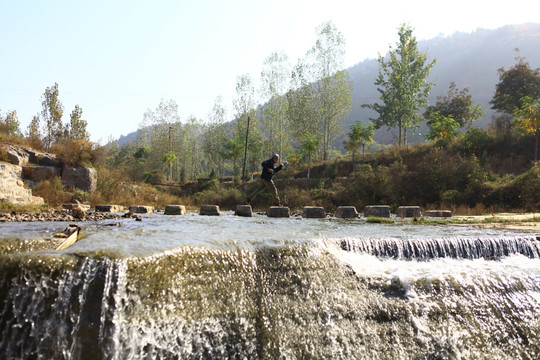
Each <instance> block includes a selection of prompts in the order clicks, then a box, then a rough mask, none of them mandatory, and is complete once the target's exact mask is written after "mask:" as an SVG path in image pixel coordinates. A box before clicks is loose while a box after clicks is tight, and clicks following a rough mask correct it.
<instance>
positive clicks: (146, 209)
mask: <svg viewBox="0 0 540 360" xmlns="http://www.w3.org/2000/svg"><path fill="white" fill-rule="evenodd" d="M129 212H130V213H133V214H152V213H153V212H154V207H153V206H145V205H131V206H130V207H129Z"/></svg>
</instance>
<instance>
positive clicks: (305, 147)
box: [299, 132, 321, 179]
mask: <svg viewBox="0 0 540 360" xmlns="http://www.w3.org/2000/svg"><path fill="white" fill-rule="evenodd" d="M320 143H321V135H320V134H313V133H309V132H308V133H306V134H305V136H304V138H303V139H302V142H301V143H300V148H299V150H300V151H301V152H302V153H304V154H305V155H306V156H307V157H308V172H307V178H308V179H309V176H310V173H311V161H312V158H313V154H314V153H315V151H317V149H318V148H319V144H320Z"/></svg>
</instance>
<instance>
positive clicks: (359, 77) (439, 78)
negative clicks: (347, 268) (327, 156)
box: [118, 23, 540, 148]
mask: <svg viewBox="0 0 540 360" xmlns="http://www.w3.org/2000/svg"><path fill="white" fill-rule="evenodd" d="M396 41H397V39H396ZM387 45H391V46H392V47H393V48H394V47H395V44H387ZM359 46H361V44H359ZM419 48H420V50H421V51H423V52H427V53H428V58H429V59H434V58H435V59H437V64H436V65H435V66H434V67H433V69H432V71H431V75H430V76H429V78H428V80H429V81H430V82H432V83H434V84H435V86H434V88H433V89H432V91H431V93H430V98H429V102H430V104H434V103H435V101H436V98H437V96H444V95H446V94H447V92H448V87H449V85H450V83H451V82H452V81H453V82H455V83H456V86H457V88H458V89H462V88H464V87H467V88H468V89H469V93H470V94H471V95H472V99H473V101H474V102H475V103H476V104H480V105H481V106H482V109H483V110H485V115H484V117H483V118H482V119H481V120H479V121H477V122H476V123H475V124H474V125H475V126H479V127H486V126H487V124H488V123H489V122H490V121H491V116H492V114H493V111H492V110H491V109H490V104H489V101H490V100H491V99H492V97H493V94H494V92H495V84H496V83H497V82H498V80H499V77H498V73H497V69H499V68H501V67H504V68H505V69H508V68H510V67H511V66H513V65H514V64H515V62H516V60H515V58H516V57H517V56H521V57H524V58H526V60H527V61H528V62H529V63H530V65H531V67H532V68H536V67H540V24H532V23H529V24H521V25H507V26H504V27H501V28H498V29H495V30H486V29H478V30H476V31H474V32H472V33H455V34H454V35H451V36H448V37H444V36H439V37H436V38H434V39H430V40H425V41H420V42H419ZM516 49H519V53H517V52H516V51H515V50H516ZM378 70H379V64H378V62H377V60H376V59H366V60H364V61H362V62H359V63H358V64H356V65H354V66H352V67H351V68H349V69H348V71H349V76H350V78H351V80H352V81H353V86H354V88H353V89H354V90H353V98H352V113H351V115H350V116H349V118H347V119H346V120H345V122H344V124H343V130H344V133H343V135H342V136H341V137H340V138H338V139H337V141H336V142H335V145H336V146H338V147H340V148H341V147H342V145H341V144H342V141H343V139H344V137H345V134H346V133H347V132H348V131H349V127H350V125H351V124H353V123H354V122H355V121H356V120H358V119H362V120H364V121H366V122H367V121H368V120H369V118H370V117H374V116H375V115H376V114H375V113H374V112H373V111H371V110H369V109H365V108H362V105H363V104H370V103H374V102H376V101H378V97H379V93H378V92H377V89H376V87H375V85H374V82H375V78H376V77H377V74H378ZM420 132H422V131H420ZM135 139H136V132H134V133H131V134H128V135H126V136H121V137H120V139H119V140H118V142H119V144H120V145H122V144H124V143H126V142H129V141H134V140H135ZM375 140H376V141H377V142H381V143H386V144H388V143H393V142H394V138H393V135H392V131H387V130H386V129H385V128H382V129H380V130H379V131H377V133H376V135H375ZM410 140H411V141H413V142H414V141H415V140H416V141H422V140H423V136H416V137H414V136H413V137H411V138H410Z"/></svg>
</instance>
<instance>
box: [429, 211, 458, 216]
mask: <svg viewBox="0 0 540 360" xmlns="http://www.w3.org/2000/svg"><path fill="white" fill-rule="evenodd" d="M424 216H427V217H452V212H451V211H450V210H426V211H424Z"/></svg>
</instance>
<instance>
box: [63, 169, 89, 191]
mask: <svg viewBox="0 0 540 360" xmlns="http://www.w3.org/2000/svg"><path fill="white" fill-rule="evenodd" d="M62 184H64V186H68V187H69V186H72V187H74V188H77V189H81V190H82V191H86V192H92V191H95V190H96V187H97V171H96V169H93V168H87V167H85V166H77V167H71V166H67V167H65V168H64V170H63V171H62Z"/></svg>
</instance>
